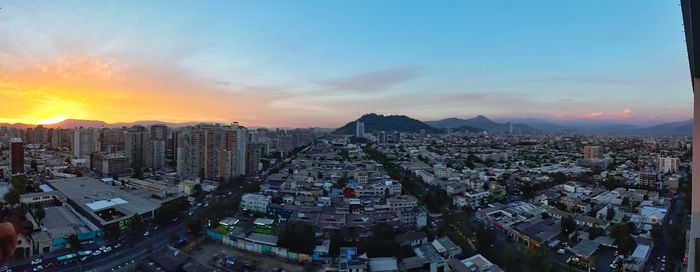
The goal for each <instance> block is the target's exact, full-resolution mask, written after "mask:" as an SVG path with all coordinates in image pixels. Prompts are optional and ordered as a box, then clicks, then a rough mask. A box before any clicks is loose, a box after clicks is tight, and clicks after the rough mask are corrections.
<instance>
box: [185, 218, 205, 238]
mask: <svg viewBox="0 0 700 272" xmlns="http://www.w3.org/2000/svg"><path fill="white" fill-rule="evenodd" d="M187 229H188V230H189V232H190V234H192V235H201V234H202V220H200V219H195V220H192V221H190V222H189V223H188V224H187Z"/></svg>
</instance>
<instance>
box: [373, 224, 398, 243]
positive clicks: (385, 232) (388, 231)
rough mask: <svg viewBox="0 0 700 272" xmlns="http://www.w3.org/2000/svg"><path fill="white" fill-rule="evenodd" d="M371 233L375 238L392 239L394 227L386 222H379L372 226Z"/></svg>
mask: <svg viewBox="0 0 700 272" xmlns="http://www.w3.org/2000/svg"><path fill="white" fill-rule="evenodd" d="M372 233H373V234H374V239H375V240H391V241H393V240H394V236H395V235H396V233H394V229H393V228H392V227H391V226H389V224H387V223H384V222H382V223H379V224H375V225H374V226H372Z"/></svg>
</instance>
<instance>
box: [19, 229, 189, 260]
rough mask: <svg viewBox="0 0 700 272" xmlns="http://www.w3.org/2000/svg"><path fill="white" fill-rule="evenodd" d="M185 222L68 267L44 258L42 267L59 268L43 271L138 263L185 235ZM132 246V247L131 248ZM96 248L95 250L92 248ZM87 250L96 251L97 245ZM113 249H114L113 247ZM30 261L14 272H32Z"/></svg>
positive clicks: (132, 240)
mask: <svg viewBox="0 0 700 272" xmlns="http://www.w3.org/2000/svg"><path fill="white" fill-rule="evenodd" d="M183 221H184V220H179V221H178V222H177V223H174V224H170V225H166V226H163V227H161V228H160V231H159V232H157V233H154V234H153V235H150V236H149V237H148V238H145V239H144V238H143V237H132V239H131V240H127V241H125V242H124V243H122V246H121V247H120V248H117V249H113V250H112V251H110V252H108V253H102V254H100V255H98V256H91V257H89V258H88V259H87V260H86V261H85V262H76V263H72V264H68V265H62V264H58V263H57V261H56V259H55V256H53V257H51V258H48V257H46V256H44V261H43V262H42V265H43V266H45V265H46V264H48V263H55V264H56V265H57V266H56V267H54V268H52V269H45V270H43V271H57V272H75V271H109V270H111V269H112V268H116V267H118V266H119V265H122V264H126V263H127V262H132V261H134V262H138V261H140V260H141V259H143V258H145V257H146V256H147V254H146V253H147V251H148V250H149V247H150V248H151V250H152V252H155V251H158V250H160V249H163V248H165V247H166V246H167V244H168V241H169V240H170V239H169V238H170V236H171V235H172V234H177V235H184V230H185V227H184V223H183ZM129 245H131V246H129ZM92 247H95V248H92ZM92 247H90V248H87V249H93V250H94V249H96V247H97V246H96V245H95V246H92ZM112 247H114V246H113V245H112ZM29 262H30V260H29V259H26V260H24V262H23V263H22V264H20V265H15V266H12V267H11V268H12V271H32V265H31V264H30V263H29Z"/></svg>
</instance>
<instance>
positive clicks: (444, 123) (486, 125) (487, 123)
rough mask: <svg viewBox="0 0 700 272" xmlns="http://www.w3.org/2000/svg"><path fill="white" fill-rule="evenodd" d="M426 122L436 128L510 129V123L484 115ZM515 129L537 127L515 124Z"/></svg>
mask: <svg viewBox="0 0 700 272" xmlns="http://www.w3.org/2000/svg"><path fill="white" fill-rule="evenodd" d="M425 123H426V124H428V125H430V126H433V127H436V128H459V127H462V126H468V127H473V128H478V129H481V130H485V131H488V132H507V131H510V124H509V123H497V122H494V121H491V119H489V118H487V117H486V116H483V115H479V116H477V117H474V118H471V119H460V118H447V119H442V120H438V121H428V122H425ZM513 131H521V132H522V131H535V129H533V128H532V127H530V126H528V125H524V124H513Z"/></svg>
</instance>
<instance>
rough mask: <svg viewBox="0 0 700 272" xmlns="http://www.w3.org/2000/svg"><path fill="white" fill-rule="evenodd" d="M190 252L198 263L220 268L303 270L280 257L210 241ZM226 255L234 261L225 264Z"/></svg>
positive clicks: (238, 269) (230, 269)
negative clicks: (263, 254)
mask: <svg viewBox="0 0 700 272" xmlns="http://www.w3.org/2000/svg"><path fill="white" fill-rule="evenodd" d="M191 254H192V256H193V257H194V258H195V259H196V260H197V261H199V262H200V263H203V264H205V265H208V266H211V267H215V268H219V269H222V270H229V271H246V270H247V271H275V269H279V268H282V269H284V271H304V269H303V267H302V266H300V265H296V264H290V263H287V262H284V261H283V260H282V259H278V258H273V257H269V256H262V255H258V254H254V253H250V252H245V251H240V250H236V249H234V248H231V247H228V246H224V245H222V244H218V243H214V242H211V241H207V242H205V243H203V244H202V245H201V246H200V248H199V249H196V250H194V251H192V252H191ZM226 257H233V258H230V259H235V262H234V263H233V264H226V261H225V260H226ZM222 260H223V261H222Z"/></svg>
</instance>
